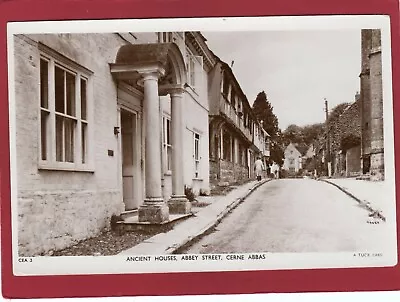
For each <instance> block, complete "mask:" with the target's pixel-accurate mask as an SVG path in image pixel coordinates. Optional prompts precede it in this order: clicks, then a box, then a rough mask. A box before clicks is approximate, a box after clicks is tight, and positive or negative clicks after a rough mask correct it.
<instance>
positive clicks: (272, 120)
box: [253, 91, 279, 137]
mask: <svg viewBox="0 0 400 302" xmlns="http://www.w3.org/2000/svg"><path fill="white" fill-rule="evenodd" d="M253 113H254V115H255V116H256V118H257V120H258V121H262V122H263V128H264V129H265V130H266V131H267V132H268V134H269V135H271V137H274V136H275V135H276V134H277V132H278V130H279V126H278V118H277V117H276V115H275V114H274V107H272V105H271V103H270V102H269V101H268V99H267V94H266V93H265V91H261V92H260V93H258V95H257V97H256V99H255V101H254V103H253Z"/></svg>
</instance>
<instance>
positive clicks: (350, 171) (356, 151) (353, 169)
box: [346, 146, 361, 177]
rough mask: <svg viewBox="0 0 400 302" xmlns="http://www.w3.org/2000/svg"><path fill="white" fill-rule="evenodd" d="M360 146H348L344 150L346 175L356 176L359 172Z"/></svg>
mask: <svg viewBox="0 0 400 302" xmlns="http://www.w3.org/2000/svg"><path fill="white" fill-rule="evenodd" d="M360 156H361V146H356V147H353V148H350V149H348V150H347V151H346V176H347V177H352V176H357V175H359V174H360V173H361V161H360Z"/></svg>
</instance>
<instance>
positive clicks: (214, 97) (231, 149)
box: [208, 57, 269, 185]
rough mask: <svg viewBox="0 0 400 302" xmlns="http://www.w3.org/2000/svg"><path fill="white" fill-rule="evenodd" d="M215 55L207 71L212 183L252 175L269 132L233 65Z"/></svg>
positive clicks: (241, 178) (229, 181) (242, 178)
mask: <svg viewBox="0 0 400 302" xmlns="http://www.w3.org/2000/svg"><path fill="white" fill-rule="evenodd" d="M216 58H217V63H216V64H215V65H214V68H213V69H212V70H211V71H210V73H209V75H208V79H209V86H208V87H209V101H210V111H209V133H210V143H209V144H210V182H211V183H212V184H213V185H218V184H221V183H234V182H238V181H243V180H246V179H248V178H250V177H253V174H254V171H253V164H254V161H255V158H256V156H262V155H263V154H262V152H263V150H262V148H261V146H264V147H265V146H266V145H265V140H266V135H265V133H264V132H263V131H262V126H261V124H260V123H258V122H257V120H256V118H255V116H254V115H253V113H252V108H251V107H250V104H249V102H248V100H247V97H246V95H245V94H244V92H243V91H242V89H241V87H240V85H239V83H238V81H237V79H236V77H235V75H234V74H233V71H232V69H231V68H230V66H229V65H228V64H226V63H225V62H223V61H221V60H220V59H219V58H218V57H216ZM262 142H264V144H263V143H262ZM267 147H268V146H267ZM268 151H269V150H268ZM265 152H266V151H265ZM265 154H266V153H265Z"/></svg>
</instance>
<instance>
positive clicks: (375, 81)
mask: <svg viewBox="0 0 400 302" xmlns="http://www.w3.org/2000/svg"><path fill="white" fill-rule="evenodd" d="M369 61H370V83H371V84H370V85H371V86H370V87H371V91H370V93H371V179H372V180H383V179H384V141H383V90H382V55H381V34H380V30H375V29H374V30H372V48H371V53H370V58H369Z"/></svg>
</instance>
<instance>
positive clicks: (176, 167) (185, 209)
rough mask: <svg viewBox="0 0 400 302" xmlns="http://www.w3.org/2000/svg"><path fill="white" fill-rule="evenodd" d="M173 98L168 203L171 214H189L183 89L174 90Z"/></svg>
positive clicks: (171, 93) (171, 94) (172, 92)
mask: <svg viewBox="0 0 400 302" xmlns="http://www.w3.org/2000/svg"><path fill="white" fill-rule="evenodd" d="M170 96H171V142H172V196H171V198H170V200H169V201H168V206H169V212H170V213H173V214H188V213H190V210H191V204H190V202H189V200H188V199H187V198H186V195H185V190H184V180H183V165H184V159H183V148H184V146H183V134H184V123H183V89H174V90H173V91H171V92H170Z"/></svg>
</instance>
